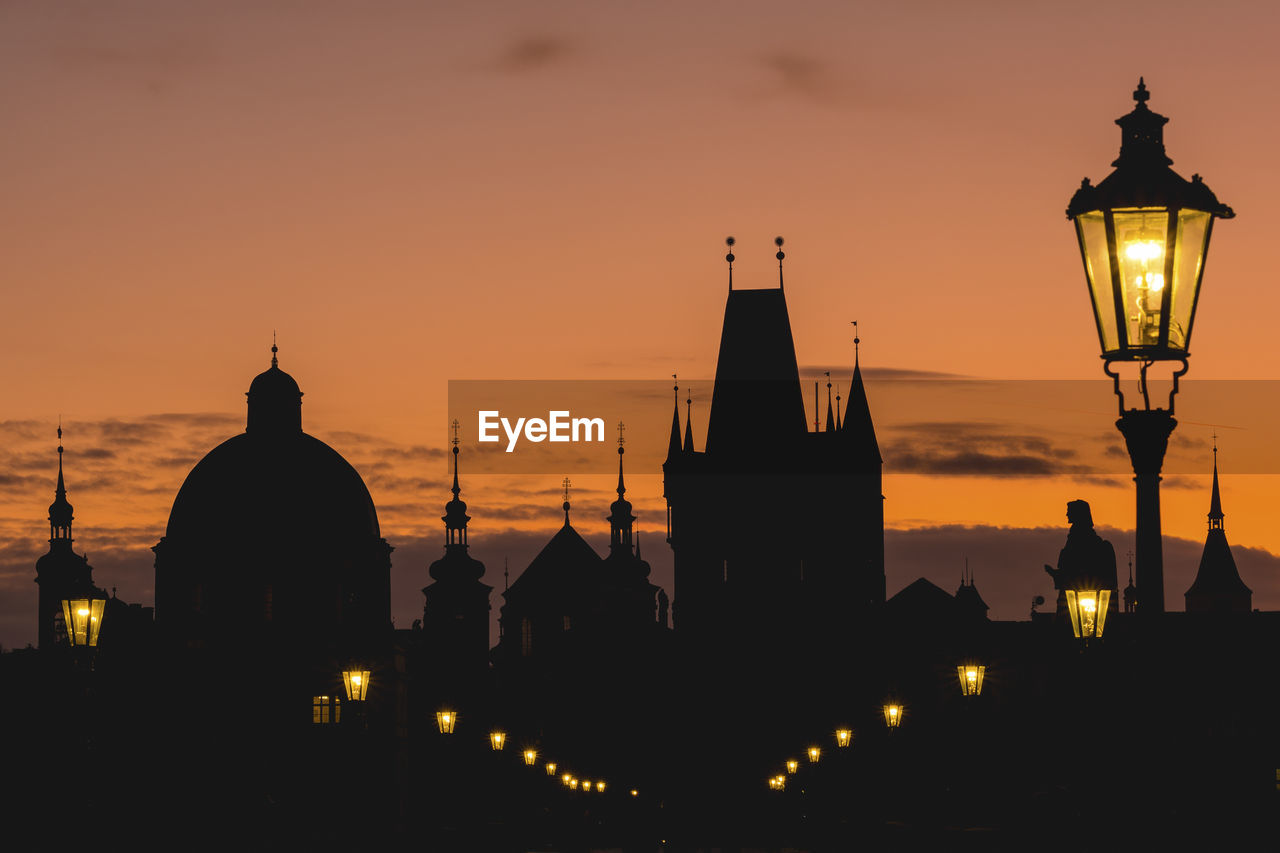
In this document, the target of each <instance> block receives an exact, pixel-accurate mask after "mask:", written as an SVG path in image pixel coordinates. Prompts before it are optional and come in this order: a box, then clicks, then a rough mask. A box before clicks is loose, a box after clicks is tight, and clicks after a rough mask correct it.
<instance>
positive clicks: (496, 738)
mask: <svg viewBox="0 0 1280 853" xmlns="http://www.w3.org/2000/svg"><path fill="white" fill-rule="evenodd" d="M489 745H490V746H492V747H493V748H494V750H495V751H498V750H501V749H502V748H503V747H504V746H506V745H507V733H506V732H504V731H501V730H499V729H494V730H493V731H491V732H489Z"/></svg>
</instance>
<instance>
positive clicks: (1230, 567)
mask: <svg viewBox="0 0 1280 853" xmlns="http://www.w3.org/2000/svg"><path fill="white" fill-rule="evenodd" d="M1225 519H1226V515H1225V514H1224V513H1223V511H1222V493H1221V492H1220V491H1219V490H1218V445H1217V442H1214V445H1213V493H1212V495H1211V496H1210V498H1209V533H1208V535H1207V536H1206V537H1205V540H1204V553H1203V554H1202V555H1201V557H1200V569H1199V570H1198V571H1197V572H1196V579H1195V581H1194V582H1193V583H1192V584H1191V588H1190V589H1188V590H1187V592H1186V600H1187V612H1188V613H1248V612H1249V609H1250V608H1251V607H1252V606H1253V590H1251V589H1249V587H1247V586H1245V585H1244V581H1243V580H1241V579H1240V571H1239V569H1237V568H1236V560H1235V557H1233V556H1232V555H1231V546H1230V545H1228V544H1227V533H1226V530H1225V529H1224V526H1223V522H1224V520H1225Z"/></svg>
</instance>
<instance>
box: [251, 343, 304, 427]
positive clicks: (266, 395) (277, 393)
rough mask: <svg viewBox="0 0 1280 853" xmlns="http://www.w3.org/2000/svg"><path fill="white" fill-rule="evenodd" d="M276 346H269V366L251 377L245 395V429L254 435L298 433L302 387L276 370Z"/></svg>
mask: <svg viewBox="0 0 1280 853" xmlns="http://www.w3.org/2000/svg"><path fill="white" fill-rule="evenodd" d="M277 352H279V349H278V348H277V347H276V345H275V344H274V343H273V344H272V345H271V367H269V368H267V370H265V371H264V372H262V373H259V374H258V375H257V376H255V377H254V379H253V382H252V383H251V384H250V385H249V390H248V392H247V393H246V395H245V396H247V397H248V398H249V421H248V425H247V429H248V431H249V432H251V433H255V434H268V433H274V434H278V435H295V434H297V433H300V432H302V390H301V389H300V388H298V383H297V381H295V380H294V378H293V377H292V376H290V375H289V374H287V373H285V372H284V371H283V370H281V369H280V363H279V361H278V359H277V358H276V353H277Z"/></svg>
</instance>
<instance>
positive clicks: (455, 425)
mask: <svg viewBox="0 0 1280 853" xmlns="http://www.w3.org/2000/svg"><path fill="white" fill-rule="evenodd" d="M450 427H451V428H452V429H453V438H452V439H451V440H450V443H451V444H452V445H453V499H454V500H457V499H458V493H459V492H461V491H462V489H460V488H459V487H458V444H459V443H460V441H461V439H459V438H458V430H459V429H461V428H462V425H461V424H459V423H458V419H457V418H454V419H453V423H452V424H450Z"/></svg>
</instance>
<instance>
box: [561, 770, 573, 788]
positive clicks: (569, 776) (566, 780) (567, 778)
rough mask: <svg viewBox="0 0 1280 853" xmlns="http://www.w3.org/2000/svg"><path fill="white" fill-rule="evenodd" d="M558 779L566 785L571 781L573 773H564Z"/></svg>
mask: <svg viewBox="0 0 1280 853" xmlns="http://www.w3.org/2000/svg"><path fill="white" fill-rule="evenodd" d="M560 781H561V782H563V783H564V784H565V786H566V787H567V786H568V785H569V783H570V782H572V781H573V774H572V773H566V774H564V775H563V776H561V777H560Z"/></svg>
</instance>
